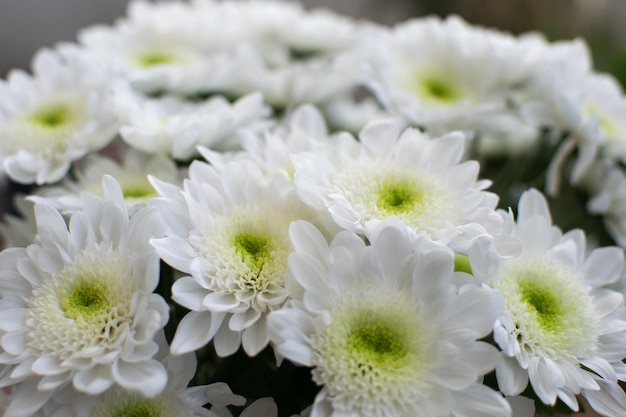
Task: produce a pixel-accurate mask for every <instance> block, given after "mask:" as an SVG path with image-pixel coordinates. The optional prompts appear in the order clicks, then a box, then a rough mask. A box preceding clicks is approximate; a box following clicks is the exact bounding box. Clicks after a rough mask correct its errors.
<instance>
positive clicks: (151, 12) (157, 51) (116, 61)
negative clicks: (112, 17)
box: [78, 2, 206, 92]
mask: <svg viewBox="0 0 626 417" xmlns="http://www.w3.org/2000/svg"><path fill="white" fill-rule="evenodd" d="M128 14H129V15H130V17H129V18H126V19H122V20H120V21H119V22H117V24H116V25H115V26H113V27H109V26H104V25H97V26H92V27H90V28H87V29H85V30H83V31H82V32H80V33H79V36H78V38H79V41H80V43H81V45H83V46H84V47H85V48H86V49H87V50H88V52H89V53H90V54H91V55H92V56H93V59H94V60H98V61H99V62H100V61H101V64H102V65H105V66H106V67H107V68H110V69H111V70H112V72H113V73H114V74H117V75H120V76H122V77H123V78H124V79H126V80H128V81H129V82H130V83H131V84H132V85H133V86H134V87H135V88H138V89H140V90H142V91H145V92H157V91H162V90H173V91H181V90H186V89H187V88H186V84H187V83H188V81H189V78H195V77H197V76H198V75H197V74H199V73H200V72H202V70H203V69H205V68H206V59H205V52H204V51H203V50H202V48H201V46H200V41H199V39H198V38H197V33H198V29H199V28H200V27H201V26H200V25H201V23H200V20H199V19H198V18H197V17H196V16H194V14H193V13H192V10H190V8H189V7H187V6H186V5H183V4H177V3H170V4H167V5H158V6H155V5H150V4H149V3H147V2H131V3H130V4H129V10H128Z"/></svg>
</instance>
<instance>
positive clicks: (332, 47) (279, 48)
mask: <svg viewBox="0 0 626 417" xmlns="http://www.w3.org/2000/svg"><path fill="white" fill-rule="evenodd" d="M223 8H224V9H225V10H227V11H228V13H225V14H224V15H225V18H227V19H228V20H226V22H222V23H221V24H222V25H224V24H226V25H228V24H231V25H235V26H244V27H247V28H250V30H249V33H248V34H247V36H246V37H245V39H244V40H245V42H242V44H241V46H242V48H243V50H244V51H246V52H245V53H246V55H247V57H248V60H249V62H248V63H247V67H248V70H247V71H246V72H243V71H240V74H238V76H240V77H241V80H240V81H239V83H240V84H239V86H235V88H236V89H238V90H239V93H240V94H243V93H247V92H249V91H261V92H262V93H263V96H264V97H265V99H266V101H267V102H269V103H271V104H272V105H274V106H278V107H287V106H290V105H294V104H298V103H319V102H322V101H324V100H326V99H328V98H330V97H334V96H337V95H338V94H340V93H342V92H345V91H348V90H350V89H351V88H352V87H354V86H355V85H356V74H357V72H356V71H354V66H355V64H354V62H353V60H352V59H351V58H350V57H349V56H348V55H346V54H345V53H346V52H349V51H350V49H351V47H352V46H353V44H354V43H355V41H356V39H357V37H358V33H359V32H358V29H357V25H356V24H355V23H354V22H353V21H351V20H350V19H348V18H346V17H343V16H339V15H336V14H334V13H331V12H329V11H327V10H309V11H307V10H304V9H303V8H302V6H301V5H298V4H296V3H285V2H280V1H263V2H230V3H228V2H225V3H224V7H223Z"/></svg>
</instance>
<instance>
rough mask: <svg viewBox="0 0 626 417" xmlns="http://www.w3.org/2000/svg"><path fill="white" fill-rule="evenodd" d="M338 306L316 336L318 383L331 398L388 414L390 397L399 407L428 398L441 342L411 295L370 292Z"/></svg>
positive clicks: (358, 292)
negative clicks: (430, 375) (437, 343)
mask: <svg viewBox="0 0 626 417" xmlns="http://www.w3.org/2000/svg"><path fill="white" fill-rule="evenodd" d="M334 301H335V302H334V303H333V308H332V313H331V315H332V321H331V323H330V324H329V325H328V326H326V327H324V328H323V329H321V330H320V331H319V332H318V333H317V334H314V335H312V337H311V340H312V343H311V345H312V346H311V347H312V353H313V364H314V369H313V371H312V375H313V380H314V381H315V382H316V383H317V384H319V385H324V387H325V389H326V390H327V391H328V394H329V398H331V399H334V398H336V399H337V400H338V401H340V402H342V403H348V407H349V408H350V409H352V410H360V411H362V413H361V415H384V414H385V411H384V410H387V411H388V408H389V402H390V398H389V393H391V392H392V393H393V396H394V399H393V402H394V403H395V404H396V405H397V407H398V408H403V407H405V405H406V404H411V403H413V402H414V401H416V399H419V398H420V397H421V396H424V395H428V394H427V393H428V392H429V391H428V390H429V384H428V382H427V381H428V378H427V376H426V375H427V374H428V372H429V371H430V369H431V368H432V366H433V363H434V362H436V359H435V358H436V354H435V352H434V349H433V345H432V343H431V342H430V341H431V340H436V337H433V333H434V329H432V328H431V326H430V325H429V324H428V323H427V322H426V321H424V320H423V319H422V318H421V317H419V315H418V314H417V308H416V306H415V305H414V304H413V302H412V301H411V300H409V299H408V298H407V295H406V294H401V293H395V292H393V293H388V294H386V293H385V292H381V289H380V288H375V289H374V288H371V289H368V288H365V289H362V290H355V291H353V292H351V293H350V294H345V295H343V296H341V297H339V298H338V299H336V300H334ZM364 405H367V407H368V408H367V409H365V408H363V406H364Z"/></svg>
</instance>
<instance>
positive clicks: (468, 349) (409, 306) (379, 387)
mask: <svg viewBox="0 0 626 417" xmlns="http://www.w3.org/2000/svg"><path fill="white" fill-rule="evenodd" d="M371 232H372V233H369V231H368V234H367V238H368V241H369V242H370V246H368V245H366V244H365V243H364V241H363V239H362V238H360V237H359V236H357V235H355V234H353V233H352V232H348V231H343V232H340V233H339V234H337V235H336V237H335V238H334V239H333V241H332V242H331V243H330V244H328V243H327V241H326V239H325V238H324V237H323V235H322V234H321V233H320V232H319V231H318V230H317V229H316V228H315V227H314V226H313V225H311V224H310V223H307V222H305V221H297V222H293V223H292V225H291V228H290V236H291V239H292V242H293V245H294V247H295V248H296V251H295V253H293V254H292V255H291V256H290V258H289V267H290V270H291V273H292V276H293V278H294V280H295V281H296V282H297V285H294V286H293V287H292V288H293V298H292V301H290V302H289V304H288V305H287V306H286V307H285V308H283V309H281V310H278V311H274V312H272V313H270V316H269V329H270V337H271V340H272V342H273V343H274V345H275V347H276V349H277V351H278V352H279V353H280V354H281V355H282V356H284V357H286V358H287V359H289V360H291V361H292V362H295V363H297V364H301V365H304V366H309V367H312V368H313V369H312V377H313V380H314V381H315V382H316V383H317V384H318V385H320V386H322V389H321V391H320V392H319V393H318V395H317V397H316V399H315V402H314V404H313V410H312V412H311V415H314V416H318V417H324V416H335V415H359V416H364V417H369V416H405V415H437V416H467V415H482V416H503V415H504V416H506V415H510V408H509V406H508V404H507V403H506V401H505V400H504V399H503V397H502V396H501V395H500V394H498V393H496V392H494V391H492V390H491V389H489V388H487V387H486V386H484V385H482V384H480V383H478V382H477V381H479V380H480V378H481V377H482V376H483V375H484V374H485V373H486V372H489V370H491V369H493V367H494V366H495V363H496V360H497V351H496V350H495V349H494V348H493V347H492V346H489V345H488V344H486V343H484V342H479V341H477V339H479V338H481V337H483V336H485V335H486V334H487V333H489V332H490V330H491V328H492V326H493V322H494V320H495V318H496V316H497V315H498V314H499V312H500V311H501V309H502V306H503V301H502V299H501V298H500V296H499V295H498V294H497V292H496V291H494V290H490V289H486V288H480V287H477V286H473V285H469V284H468V285H466V286H463V287H461V288H460V289H457V288H456V287H455V286H454V284H453V276H454V272H453V266H454V254H453V252H452V251H451V250H450V249H449V248H447V247H446V246H444V245H441V244H438V243H436V242H434V241H431V240H430V239H428V238H427V237H425V236H422V237H419V238H417V239H416V240H413V239H412V238H411V235H410V233H409V231H408V230H407V229H406V227H405V226H404V225H403V224H402V223H401V222H400V221H398V220H397V219H393V220H388V221H384V222H383V223H382V224H381V225H380V227H378V228H376V229H373V230H372V231H371Z"/></svg>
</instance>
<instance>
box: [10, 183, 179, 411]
mask: <svg viewBox="0 0 626 417" xmlns="http://www.w3.org/2000/svg"><path fill="white" fill-rule="evenodd" d="M103 189H104V198H103V199H97V198H95V197H92V196H89V195H85V203H84V209H83V210H82V211H80V212H76V213H75V214H74V215H73V216H72V217H71V220H70V221H69V226H68V224H66V222H65V220H64V219H63V217H62V216H61V214H60V213H59V212H57V211H56V210H54V209H53V208H51V207H49V206H45V205H36V206H35V216H36V219H37V226H38V235H37V238H36V240H35V242H34V243H33V244H31V245H29V246H28V247H27V248H12V249H6V250H5V251H3V252H2V253H1V254H0V257H1V260H2V261H1V262H0V265H1V268H2V270H1V271H0V286H1V288H0V290H1V292H2V299H1V300H0V309H1V310H2V316H3V317H5V320H3V321H2V323H0V334H1V339H0V340H1V341H0V346H1V348H2V349H1V354H0V363H2V364H4V366H5V369H4V371H3V373H2V376H1V377H0V384H1V385H3V386H8V385H13V384H15V383H19V385H17V387H16V391H15V393H14V394H13V400H12V404H11V406H10V407H9V410H8V411H7V414H6V416H16V417H17V416H25V417H26V416H30V415H31V413H32V412H34V411H36V410H37V409H38V408H39V407H41V405H42V404H43V403H44V402H46V401H47V400H48V398H50V396H51V395H53V393H54V392H55V391H57V390H59V389H61V388H63V387H64V386H67V385H68V384H70V383H71V384H73V386H74V387H75V388H76V389H77V390H79V391H81V392H85V393H89V394H97V393H101V392H103V391H105V390H107V389H108V388H109V387H111V386H112V385H114V384H118V385H120V386H122V387H124V388H126V389H129V390H133V391H137V392H141V393H142V394H144V395H148V396H154V395H156V394H158V393H159V392H160V391H161V390H162V389H163V387H164V386H165V383H166V380H167V375H166V372H165V369H164V368H163V366H162V365H161V364H160V363H159V362H158V361H155V360H154V359H152V356H153V355H154V354H155V353H156V351H157V349H158V346H157V344H156V343H155V342H154V340H153V338H154V336H155V333H156V332H157V331H159V330H160V329H161V328H163V326H164V325H165V323H166V322H167V319H168V316H169V309H168V306H167V304H166V303H165V301H164V300H163V298H162V297H161V296H160V295H158V294H153V293H152V292H153V291H154V289H155V288H156V286H157V283H158V280H159V258H158V256H157V255H156V253H155V252H154V250H153V249H152V248H151V247H150V245H149V243H148V240H149V238H150V237H152V236H154V235H155V234H157V233H158V232H159V230H160V229H161V226H160V223H159V221H158V217H157V216H155V214H156V212H155V211H154V210H152V209H149V208H148V209H146V210H144V211H141V212H137V213H136V214H135V215H134V216H133V217H132V218H131V219H129V216H128V213H127V210H126V205H125V203H124V199H123V196H122V192H121V189H120V188H119V185H118V184H117V183H116V182H115V181H114V180H113V179H112V178H111V177H105V178H104V179H103ZM68 227H69V229H68ZM22 381H23V382H22ZM25 402H27V403H28V406H27V407H26V406H25Z"/></svg>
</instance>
